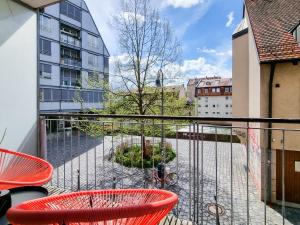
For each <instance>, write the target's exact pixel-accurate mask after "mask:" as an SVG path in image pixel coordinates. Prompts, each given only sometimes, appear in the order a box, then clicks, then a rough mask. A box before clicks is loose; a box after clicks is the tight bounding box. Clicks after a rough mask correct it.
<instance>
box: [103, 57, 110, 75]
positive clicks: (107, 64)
mask: <svg viewBox="0 0 300 225" xmlns="http://www.w3.org/2000/svg"><path fill="white" fill-rule="evenodd" d="M104 71H105V73H108V71H109V60H108V58H106V57H104Z"/></svg>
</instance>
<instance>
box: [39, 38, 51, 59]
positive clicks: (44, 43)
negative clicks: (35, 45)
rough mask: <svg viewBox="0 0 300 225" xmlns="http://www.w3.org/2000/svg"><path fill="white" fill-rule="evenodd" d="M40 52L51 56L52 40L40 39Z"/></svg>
mask: <svg viewBox="0 0 300 225" xmlns="http://www.w3.org/2000/svg"><path fill="white" fill-rule="evenodd" d="M40 53H41V54H43V55H49V56H51V41H48V40H45V39H40Z"/></svg>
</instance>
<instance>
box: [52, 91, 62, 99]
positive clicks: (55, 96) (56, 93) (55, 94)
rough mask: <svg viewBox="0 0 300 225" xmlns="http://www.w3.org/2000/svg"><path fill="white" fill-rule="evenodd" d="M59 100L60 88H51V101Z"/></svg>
mask: <svg viewBox="0 0 300 225" xmlns="http://www.w3.org/2000/svg"><path fill="white" fill-rule="evenodd" d="M60 100H61V90H59V89H52V101H54V102H58V101H60Z"/></svg>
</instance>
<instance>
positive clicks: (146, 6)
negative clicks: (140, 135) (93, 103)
mask: <svg viewBox="0 0 300 225" xmlns="http://www.w3.org/2000/svg"><path fill="white" fill-rule="evenodd" d="M115 25H116V28H117V31H118V32H119V44H120V52H121V53H122V56H123V57H122V59H118V60H117V61H116V64H115V69H116V75H115V76H118V77H119V80H121V84H122V85H121V86H122V88H123V90H122V91H117V92H115V93H114V94H117V95H122V97H126V98H127V100H128V101H129V102H131V104H132V109H133V110H134V111H133V113H134V114H140V115H145V114H147V113H148V112H150V113H152V112H151V107H150V106H151V105H153V104H155V103H156V102H157V100H158V99H159V92H160V91H159V90H158V89H153V88H151V91H150V92H151V94H150V95H149V87H150V86H151V85H152V86H153V84H154V81H155V78H156V75H157V72H158V71H159V70H161V71H163V72H164V71H166V68H167V67H168V66H170V65H172V64H173V63H175V62H176V61H177V60H178V59H179V56H180V53H181V47H180V43H179V42H178V40H177V39H176V37H174V35H173V32H172V29H171V27H170V23H169V22H168V21H167V20H166V19H163V18H161V17H160V15H159V12H158V10H157V9H155V8H154V7H152V5H151V3H150V0H124V2H123V5H122V14H121V15H119V16H117V17H116V18H115Z"/></svg>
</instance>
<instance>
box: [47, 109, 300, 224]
mask: <svg viewBox="0 0 300 225" xmlns="http://www.w3.org/2000/svg"><path fill="white" fill-rule="evenodd" d="M41 120H42V123H41V124H45V126H43V127H42V129H41V130H42V131H43V130H45V132H44V133H45V134H46V135H44V136H43V135H42V137H44V138H42V139H41V143H42V147H43V148H42V149H44V150H45V151H44V152H43V155H44V156H45V158H47V160H49V161H50V162H51V163H52V164H53V165H54V167H55V172H54V176H53V180H52V182H51V183H52V185H53V186H57V187H61V188H65V189H70V190H73V191H78V190H87V189H107V188H133V187H134V188H164V189H168V190H171V191H173V192H175V193H177V194H178V196H179V199H180V201H179V203H178V204H177V206H176V208H175V209H174V210H173V214H174V215H175V216H176V217H177V218H180V219H184V220H188V221H192V222H193V223H194V224H297V222H300V216H299V215H300V210H299V209H297V208H295V207H293V206H295V205H296V204H297V203H298V204H299V203H300V202H298V201H299V200H298V197H297V196H298V194H297V193H298V192H299V191H300V190H298V191H297V190H296V189H297V187H299V186H297V185H299V183H297V181H295V182H294V183H293V182H291V183H288V182H290V180H291V179H290V178H288V177H287V176H293V175H292V174H289V173H291V165H290V164H291V163H290V161H291V160H292V159H291V158H290V157H292V156H291V155H294V157H295V158H294V159H293V160H294V161H295V167H294V168H293V169H294V172H295V174H296V175H297V176H299V174H298V172H296V171H297V169H299V168H298V167H297V166H298V164H297V165H296V163H298V161H297V160H299V161H300V158H299V159H298V158H297V157H298V156H296V154H297V150H298V149H300V148H299V147H300V146H299V145H300V141H299V142H298V140H297V139H298V135H299V132H300V125H299V124H300V119H264V118H201V117H168V116H138V115H95V114H43V115H42V117H41ZM162 121H163V122H162ZM216 124H219V125H216ZM269 124H271V125H272V126H271V127H272V128H268V127H269V126H268V125H269ZM162 129H163V131H164V132H162ZM269 132H271V133H272V135H271V136H272V146H271V147H270V146H268V141H267V138H268V133H269ZM42 133H43V132H42ZM162 133H163V134H164V137H163V139H162V138H161V136H160V135H161V134H162ZM161 140H164V141H163V143H161ZM290 153H291V154H290ZM290 185H295V186H294V189H291V188H290ZM293 190H294V192H293ZM288 206H289V207H288Z"/></svg>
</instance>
